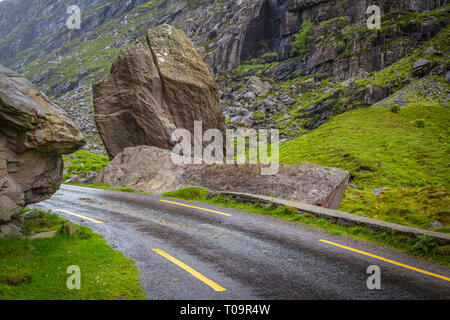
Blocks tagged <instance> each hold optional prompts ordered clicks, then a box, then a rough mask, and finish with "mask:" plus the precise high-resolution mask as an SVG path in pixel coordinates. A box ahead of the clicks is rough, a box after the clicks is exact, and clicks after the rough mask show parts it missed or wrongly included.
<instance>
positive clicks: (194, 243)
mask: <svg viewBox="0 0 450 320" xmlns="http://www.w3.org/2000/svg"><path fill="white" fill-rule="evenodd" d="M34 207H38V208H43V209H46V210H48V209H51V210H52V211H54V212H55V213H58V214H60V215H61V216H63V217H64V218H67V219H69V220H71V221H73V222H74V223H77V224H82V225H86V226H88V227H90V228H92V229H93V230H94V232H96V233H99V234H101V235H103V236H104V238H105V239H106V240H107V242H108V243H109V244H110V245H111V246H112V247H114V248H115V249H117V250H120V251H121V252H123V253H124V254H125V256H126V257H128V258H130V259H133V260H134V261H135V262H136V265H137V267H138V269H139V272H140V280H141V284H142V286H143V287H144V288H145V290H146V292H147V295H148V296H149V297H150V298H153V299H201V300H209V299H220V300H223V299H225V300H228V299H450V281H449V280H450V279H449V277H450V268H448V267H445V266H441V265H438V264H435V263H432V262H428V261H424V260H421V259H418V258H415V257H411V256H408V255H405V254H401V253H398V252H396V251H394V250H390V249H387V248H384V247H380V246H377V245H373V244H368V243H365V242H361V241H357V240H352V239H348V238H344V237H341V236H336V235H331V234H330V233H328V232H327V231H323V230H320V229H315V228H311V227H307V226H303V225H300V224H298V223H293V222H287V221H284V220H281V219H277V218H273V217H270V216H265V215H258V214H252V213H247V212H244V211H240V210H236V209H230V208H224V207H218V206H214V205H209V204H202V203H195V202H189V201H183V200H174V199H168V198H163V197H155V196H148V195H141V194H132V193H124V192H116V191H109V190H101V189H91V188H84V187H76V186H69V185H63V186H61V189H60V190H59V191H58V192H57V193H56V194H54V196H53V197H52V198H51V199H49V200H47V201H44V202H41V203H39V204H37V205H34ZM88 218H90V219H88ZM352 249H353V250H352ZM355 249H356V250H360V251H359V252H355V251H354V250H355ZM367 253H368V254H372V255H376V256H377V257H382V258H385V259H390V260H393V261H394V262H398V263H402V264H404V265H406V267H404V266H401V265H398V264H394V263H392V262H387V261H383V260H380V259H377V258H376V257H373V256H370V255H367ZM371 265H376V266H379V267H380V270H381V289H379V290H377V289H374V290H369V289H368V288H367V284H366V282H367V279H368V278H369V277H370V276H371V274H368V273H367V268H368V267H369V266H371ZM99 267H101V266H99ZM408 267H414V268H419V269H420V271H419V272H418V271H416V270H412V269H411V268H408ZM427 272H429V273H431V275H430V274H427Z"/></svg>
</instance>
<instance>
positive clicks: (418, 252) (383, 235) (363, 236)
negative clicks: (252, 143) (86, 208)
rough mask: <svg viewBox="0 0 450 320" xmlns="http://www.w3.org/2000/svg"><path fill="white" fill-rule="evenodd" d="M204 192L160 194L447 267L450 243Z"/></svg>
mask: <svg viewBox="0 0 450 320" xmlns="http://www.w3.org/2000/svg"><path fill="white" fill-rule="evenodd" d="M207 195H208V190H207V189H204V188H196V187H190V188H183V189H180V190H177V191H174V192H167V193H164V194H163V196H165V197H169V198H176V199H184V200H191V201H198V202H203V203H210V204H214V205H218V206H223V207H228V208H235V209H239V210H244V211H247V212H252V213H257V214H265V215H270V216H273V217H277V218H280V219H283V220H287V221H293V222H297V223H300V224H303V225H307V226H312V227H316V228H320V229H325V230H328V231H329V232H330V233H331V234H336V235H341V236H346V237H350V238H353V239H357V240H362V241H366V242H372V243H376V244H379V245H383V246H387V247H390V248H394V249H397V250H399V251H401V252H404V253H408V254H411V255H414V256H418V257H421V258H424V259H427V260H431V261H435V262H438V263H442V264H445V265H447V266H450V245H445V246H438V245H437V244H436V243H435V242H434V241H433V240H432V239H430V238H429V237H424V236H419V237H417V238H415V237H409V236H405V235H400V234H395V233H393V232H380V233H373V232H371V231H369V230H368V229H367V228H365V227H363V226H353V227H348V226H342V225H338V224H335V223H332V222H331V221H329V220H326V219H322V218H316V217H314V216H313V215H311V214H307V213H305V214H298V213H297V209H296V208H292V207H288V206H275V205H270V204H259V203H254V204H246V203H242V202H238V201H236V200H233V199H231V198H229V197H226V196H216V197H213V198H208V197H207Z"/></svg>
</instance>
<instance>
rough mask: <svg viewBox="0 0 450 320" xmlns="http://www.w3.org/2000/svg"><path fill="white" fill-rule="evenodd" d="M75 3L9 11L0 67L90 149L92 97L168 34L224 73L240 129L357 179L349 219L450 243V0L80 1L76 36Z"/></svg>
mask: <svg viewBox="0 0 450 320" xmlns="http://www.w3.org/2000/svg"><path fill="white" fill-rule="evenodd" d="M69 4H72V3H71V2H70V1H63V0H40V1H33V2H32V4H30V2H29V1H27V0H6V1H3V2H0V64H2V65H5V66H7V67H10V68H12V69H15V70H17V71H19V72H20V73H22V74H24V75H25V76H26V77H27V78H29V79H30V80H32V81H33V82H34V83H35V84H36V85H38V86H39V87H40V88H41V89H43V90H44V91H45V92H46V93H47V94H48V95H50V96H51V97H53V98H56V99H57V101H58V102H59V103H60V104H61V105H62V106H63V107H64V108H65V109H66V110H67V112H68V113H69V114H70V115H71V116H72V118H73V119H74V121H75V122H76V124H77V125H78V126H79V127H80V128H81V129H82V131H83V132H84V133H85V134H86V135H87V137H88V140H89V143H88V144H87V145H86V147H85V148H86V149H87V150H89V151H93V152H95V153H104V147H103V145H102V142H101V140H100V138H99V136H98V133H97V129H96V126H95V123H94V119H93V108H92V85H93V84H94V83H96V82H98V81H99V80H101V79H103V78H105V77H106V75H108V74H109V71H110V66H111V63H112V62H113V61H114V60H115V58H116V57H117V55H118V53H119V52H120V50H122V49H123V48H126V47H127V46H129V45H131V44H134V43H136V41H140V39H141V38H142V37H143V36H144V34H145V32H146V31H147V29H148V28H149V27H153V26H156V25H159V24H163V23H167V24H171V25H173V26H176V27H178V28H181V29H183V30H184V31H185V32H186V33H187V34H188V35H189V37H190V38H191V39H192V40H193V42H194V44H195V45H196V46H197V48H198V49H199V51H200V52H201V53H202V54H203V55H204V57H205V59H206V61H207V62H208V63H209V65H210V67H211V69H212V70H213V71H214V73H215V76H216V79H217V81H218V83H219V87H220V95H221V97H220V98H221V103H222V106H223V112H224V115H225V117H226V123H227V126H228V127H230V128H238V127H244V128H250V127H251V128H277V129H279V130H280V132H281V136H282V138H283V140H284V143H283V144H282V147H281V150H280V151H281V160H282V162H284V163H289V164H295V163H299V162H302V161H310V162H314V163H317V164H321V165H327V166H335V167H339V168H342V169H346V170H349V171H350V173H351V176H352V177H351V179H352V181H351V188H348V190H347V193H346V196H345V199H344V201H343V202H342V204H341V209H342V210H346V211H349V212H353V213H357V214H362V215H367V216H371V217H375V218H380V219H384V220H389V221H394V222H399V223H404V224H408V225H412V226H417V227H421V228H435V229H436V230H440V231H443V232H448V231H449V230H448V226H449V223H450V221H449V220H448V217H449V216H450V213H449V212H448V207H449V201H450V200H449V196H448V194H449V188H450V185H449V180H448V171H449V162H448V160H447V159H448V158H449V153H450V150H449V147H448V141H449V136H450V135H449V131H448V128H447V127H448V122H449V120H450V119H449V114H450V113H449V109H448V108H449V92H450V87H449V81H450V65H449V61H450V57H449V55H450V50H449V41H448V39H449V37H450V29H449V28H450V27H449V21H450V5H449V4H448V1H447V0H423V1H411V0H399V1H381V0H371V1H369V0H363V1H361V0H220V1H219V0H185V1H182V0H151V1H144V0H129V1H124V0H112V1H107V0H80V1H78V3H77V4H78V5H79V6H80V7H81V10H82V26H81V29H80V30H72V31H71V30H69V29H68V28H66V27H65V21H66V19H67V17H68V14H67V13H66V12H65V10H66V7H67V6H68V5H69ZM372 4H378V5H380V7H381V8H382V13H383V15H382V18H381V21H382V24H381V29H379V30H377V29H374V30H370V29H368V28H367V27H366V20H367V17H368V15H367V14H366V9H367V7H368V6H369V5H372ZM78 169H79V170H78ZM81 171H82V169H80V168H77V170H75V171H73V172H67V176H66V177H68V175H69V173H80V172H81Z"/></svg>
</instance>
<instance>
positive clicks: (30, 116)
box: [0, 66, 84, 224]
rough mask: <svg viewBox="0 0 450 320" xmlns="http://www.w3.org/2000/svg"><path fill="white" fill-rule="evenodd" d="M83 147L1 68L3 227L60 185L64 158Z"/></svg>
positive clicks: (28, 87)
mask: <svg viewBox="0 0 450 320" xmlns="http://www.w3.org/2000/svg"><path fill="white" fill-rule="evenodd" d="M83 144H84V138H83V136H82V134H81V133H80V131H79V130H78V129H77V128H76V127H75V125H74V124H73V122H72V121H71V120H70V118H69V117H68V116H67V115H66V114H65V113H64V111H62V110H61V109H60V108H59V107H58V106H57V105H55V104H54V103H52V102H51V101H50V100H49V99H48V98H47V97H46V96H45V95H44V94H43V93H42V92H41V91H39V90H38V89H37V88H36V87H34V86H33V85H32V84H31V82H29V81H28V80H26V79H25V78H23V77H22V76H20V75H19V74H17V73H16V72H14V71H11V70H9V69H7V68H4V67H2V66H0V224H1V223H3V222H7V221H9V220H10V218H11V216H12V215H13V214H15V213H17V212H19V211H20V210H21V209H22V208H23V207H24V206H25V205H27V204H31V203H36V202H40V201H43V200H45V199H48V198H50V197H51V196H52V195H53V193H55V192H56V191H57V190H58V189H59V186H60V184H61V181H62V170H63V161H62V159H61V154H66V153H71V152H74V151H76V150H77V149H79V148H80V147H81V146H83Z"/></svg>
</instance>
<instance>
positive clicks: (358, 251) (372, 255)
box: [319, 239, 450, 281]
mask: <svg viewBox="0 0 450 320" xmlns="http://www.w3.org/2000/svg"><path fill="white" fill-rule="evenodd" d="M319 241H321V242H325V243H328V244H331V245H333V246H336V247H340V248H343V249H347V250H350V251H353V252H357V253H360V254H363V255H365V256H369V257H372V258H375V259H378V260H382V261H385V262H389V263H392V264H395V265H397V266H400V267H403V268H406V269H410V270H414V271H417V272H420V273H423V274H426V275H429V276H432V277H436V278H440V279H443V280H446V281H450V278H448V277H445V276H441V275H439V274H436V273H432V272H429V271H426V270H422V269H419V268H415V267H412V266H409V265H407V264H403V263H400V262H397V261H394V260H390V259H386V258H383V257H380V256H377V255H374V254H372V253H368V252H365V251H361V250H358V249H353V248H351V247H347V246H344V245H342V244H339V243H334V242H331V241H328V240H323V239H321V240H319Z"/></svg>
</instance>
